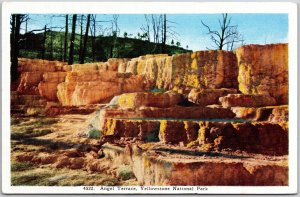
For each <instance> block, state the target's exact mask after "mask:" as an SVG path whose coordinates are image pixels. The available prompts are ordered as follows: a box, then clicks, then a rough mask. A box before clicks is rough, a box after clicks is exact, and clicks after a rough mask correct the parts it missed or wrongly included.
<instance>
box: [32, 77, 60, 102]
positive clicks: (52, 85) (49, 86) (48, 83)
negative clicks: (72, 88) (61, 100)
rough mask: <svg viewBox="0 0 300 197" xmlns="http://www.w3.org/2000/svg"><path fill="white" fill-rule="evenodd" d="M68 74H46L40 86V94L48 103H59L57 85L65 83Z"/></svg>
mask: <svg viewBox="0 0 300 197" xmlns="http://www.w3.org/2000/svg"><path fill="white" fill-rule="evenodd" d="M65 78H66V72H45V73H44V74H43V81H41V82H40V83H39V85H38V89H39V93H40V95H41V96H43V97H44V98H46V99H47V100H48V101H58V99H57V85H58V84H59V83H62V82H64V81H65Z"/></svg>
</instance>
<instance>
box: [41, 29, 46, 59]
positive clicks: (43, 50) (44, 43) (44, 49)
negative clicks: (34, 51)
mask: <svg viewBox="0 0 300 197" xmlns="http://www.w3.org/2000/svg"><path fill="white" fill-rule="evenodd" d="M46 40H47V25H45V27H44V37H43V48H42V55H41V56H42V59H45V52H46Z"/></svg>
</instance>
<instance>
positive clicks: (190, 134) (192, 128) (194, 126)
mask: <svg viewBox="0 0 300 197" xmlns="http://www.w3.org/2000/svg"><path fill="white" fill-rule="evenodd" d="M183 123H184V129H185V132H186V135H187V142H188V143H189V142H192V141H195V140H197V138H198V131H199V129H200V127H199V124H198V123H197V122H192V121H184V122H183Z"/></svg>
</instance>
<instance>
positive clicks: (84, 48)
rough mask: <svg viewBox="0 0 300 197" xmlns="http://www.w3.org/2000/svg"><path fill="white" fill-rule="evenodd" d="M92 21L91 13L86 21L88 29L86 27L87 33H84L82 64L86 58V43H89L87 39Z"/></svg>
mask: <svg viewBox="0 0 300 197" xmlns="http://www.w3.org/2000/svg"><path fill="white" fill-rule="evenodd" d="M90 21H91V15H90V14H88V15H87V22H86V29H85V35H84V41H83V48H82V54H81V57H80V58H81V59H80V64H83V63H84V58H85V52H86V48H87V47H86V44H87V39H88V35H89V28H90Z"/></svg>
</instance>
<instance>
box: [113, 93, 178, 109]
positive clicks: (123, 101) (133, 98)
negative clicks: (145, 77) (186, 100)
mask: <svg viewBox="0 0 300 197" xmlns="http://www.w3.org/2000/svg"><path fill="white" fill-rule="evenodd" d="M181 101H182V96H181V95H180V94H178V93H175V92H166V93H145V92H137V93H130V94H122V95H120V97H119V99H118V104H119V106H120V108H122V109H128V108H133V109H135V108H140V107H159V108H167V107H171V106H175V105H177V104H179V103H180V102H181Z"/></svg>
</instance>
